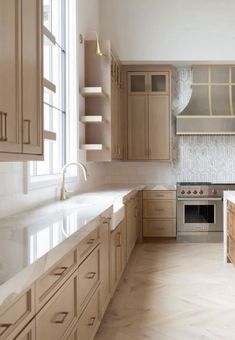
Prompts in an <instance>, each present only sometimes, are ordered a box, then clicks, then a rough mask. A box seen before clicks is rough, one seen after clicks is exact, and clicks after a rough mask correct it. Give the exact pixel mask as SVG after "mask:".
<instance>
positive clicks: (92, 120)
mask: <svg viewBox="0 0 235 340" xmlns="http://www.w3.org/2000/svg"><path fill="white" fill-rule="evenodd" d="M81 122H82V123H103V122H104V120H103V117H102V116H82V117H81Z"/></svg>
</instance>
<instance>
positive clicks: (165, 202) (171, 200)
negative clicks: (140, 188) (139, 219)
mask: <svg viewBox="0 0 235 340" xmlns="http://www.w3.org/2000/svg"><path fill="white" fill-rule="evenodd" d="M143 236H144V237H176V192H175V191H144V193H143Z"/></svg>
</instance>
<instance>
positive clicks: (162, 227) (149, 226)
mask: <svg viewBox="0 0 235 340" xmlns="http://www.w3.org/2000/svg"><path fill="white" fill-rule="evenodd" d="M143 235H144V236H145V237H175V236H176V220H144V225H143Z"/></svg>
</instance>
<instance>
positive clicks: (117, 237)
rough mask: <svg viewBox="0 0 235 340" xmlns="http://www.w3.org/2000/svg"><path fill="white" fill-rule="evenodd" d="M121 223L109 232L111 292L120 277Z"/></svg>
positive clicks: (121, 267)
mask: <svg viewBox="0 0 235 340" xmlns="http://www.w3.org/2000/svg"><path fill="white" fill-rule="evenodd" d="M122 237H123V235H122V223H121V224H119V226H118V227H117V228H116V229H115V230H114V231H113V232H112V233H111V237H110V288H111V293H112V292H113V291H114V289H115V288H116V285H117V283H118V281H119V279H120V277H121V274H122V269H123V262H122Z"/></svg>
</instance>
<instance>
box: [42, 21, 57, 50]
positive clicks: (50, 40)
mask: <svg viewBox="0 0 235 340" xmlns="http://www.w3.org/2000/svg"><path fill="white" fill-rule="evenodd" d="M43 34H44V36H45V37H46V45H51V46H52V45H55V43H56V39H55V36H54V35H53V34H52V33H51V32H50V31H49V30H48V29H47V27H45V26H43Z"/></svg>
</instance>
